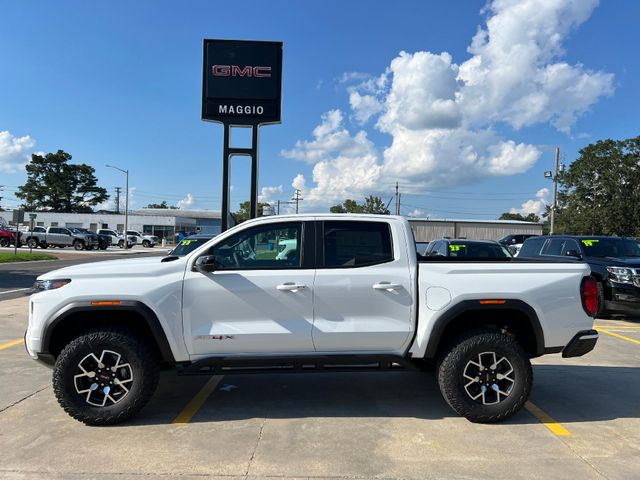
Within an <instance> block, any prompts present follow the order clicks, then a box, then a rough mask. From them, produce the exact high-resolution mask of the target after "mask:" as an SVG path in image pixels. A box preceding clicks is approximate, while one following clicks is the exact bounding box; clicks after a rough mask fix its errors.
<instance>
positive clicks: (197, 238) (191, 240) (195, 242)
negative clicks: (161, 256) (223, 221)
mask: <svg viewBox="0 0 640 480" xmlns="http://www.w3.org/2000/svg"><path fill="white" fill-rule="evenodd" d="M215 236H216V235H207V234H204V233H198V234H196V235H190V236H188V237H187V238H185V239H184V240H181V241H180V243H178V245H176V247H175V248H174V249H173V250H171V252H169V255H171V256H175V257H183V256H185V255H186V254H187V253H191V252H193V251H194V250H195V249H196V248H198V247H201V246H202V245H203V244H205V243H207V242H208V241H209V240H211V239H212V238H214V237H215Z"/></svg>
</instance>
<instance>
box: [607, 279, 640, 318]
mask: <svg viewBox="0 0 640 480" xmlns="http://www.w3.org/2000/svg"><path fill="white" fill-rule="evenodd" d="M604 310H605V312H607V313H621V314H626V315H633V316H640V288H638V287H636V286H635V285H627V284H621V283H612V282H607V285H606V289H605V301H604Z"/></svg>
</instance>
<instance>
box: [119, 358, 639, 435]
mask: <svg viewBox="0 0 640 480" xmlns="http://www.w3.org/2000/svg"><path fill="white" fill-rule="evenodd" d="M206 380H207V377H204V378H195V379H194V378H193V377H189V378H185V377H177V376H176V375H175V373H172V372H167V373H166V374H165V375H163V378H162V381H161V385H160V388H159V390H158V392H157V393H156V395H155V396H154V398H153V399H152V401H151V402H150V404H149V405H148V406H147V407H146V408H145V409H144V410H143V411H142V412H141V413H140V414H139V415H138V417H137V418H135V419H134V420H133V421H131V422H128V423H126V424H124V425H123V426H131V425H154V424H167V423H170V422H171V421H172V420H173V418H175V416H176V415H177V413H178V412H179V411H180V410H181V409H182V408H183V407H184V405H186V404H187V403H188V402H189V401H190V400H191V398H192V397H193V395H194V394H195V392H197V391H198V389H199V388H200V387H201V386H202V385H203V384H204V383H205V382H206ZM184 382H190V383H189V384H190V385H191V387H190V388H187V387H185V385H187V384H186V383H184ZM189 391H190V392H191V393H190V394H186V392H189ZM638 398H640V368H635V367H612V366H606V367H605V366H575V365H536V366H534V388H533V393H532V396H531V398H530V400H531V401H532V402H533V403H535V404H536V405H537V406H538V407H540V408H542V409H543V410H544V411H545V412H547V413H548V414H549V415H550V416H551V417H553V418H554V419H555V420H556V421H557V422H560V423H565V422H567V423H570V422H597V421H606V420H613V419H617V418H638V417H639V416H640V401H638ZM169 416H171V418H168V417H169ZM456 416H457V415H456V414H455V413H454V412H453V411H452V410H451V409H450V408H449V406H448V405H447V404H446V403H445V401H444V400H443V398H442V396H441V395H440V391H439V389H438V387H437V382H436V378H435V374H434V373H433V372H385V373H380V372H362V373H316V374H262V375H259V374H257V375H227V376H225V377H224V378H223V379H222V381H221V382H220V384H219V385H218V387H217V388H216V391H215V392H214V393H213V394H212V395H211V396H210V397H209V398H208V399H207V401H206V402H205V404H204V405H203V406H202V407H201V408H200V410H199V411H198V413H197V414H196V415H195V416H194V417H193V419H192V420H191V422H192V423H207V422H220V421H234V420H246V419H252V418H267V419H295V418H305V417H338V418H339V417H355V418H358V417H370V418H371V417H373V418H376V417H377V418H381V419H382V418H394V417H408V418H419V419H425V420H428V419H442V418H447V417H456ZM535 423H539V422H538V420H537V419H536V418H535V417H533V415H531V414H530V413H528V412H527V411H526V410H524V409H523V410H522V411H521V412H519V413H518V414H516V415H515V416H514V417H513V418H511V419H509V420H508V421H507V422H505V423H504V424H510V425H514V424H535ZM504 424H503V425H504Z"/></svg>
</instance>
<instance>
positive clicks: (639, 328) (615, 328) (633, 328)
mask: <svg viewBox="0 0 640 480" xmlns="http://www.w3.org/2000/svg"><path fill="white" fill-rule="evenodd" d="M594 328H596V330H597V329H598V328H606V329H607V330H621V329H625V330H640V327H630V326H628V325H598V326H596V327H594Z"/></svg>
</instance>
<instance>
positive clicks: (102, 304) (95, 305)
mask: <svg viewBox="0 0 640 480" xmlns="http://www.w3.org/2000/svg"><path fill="white" fill-rule="evenodd" d="M109 305H120V302H119V301H105V302H102V301H99V302H98V301H96V302H91V306H92V307H105V306H109Z"/></svg>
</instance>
